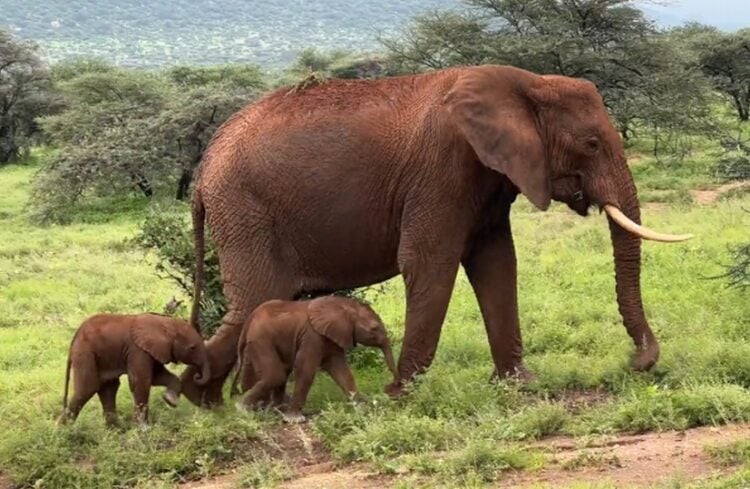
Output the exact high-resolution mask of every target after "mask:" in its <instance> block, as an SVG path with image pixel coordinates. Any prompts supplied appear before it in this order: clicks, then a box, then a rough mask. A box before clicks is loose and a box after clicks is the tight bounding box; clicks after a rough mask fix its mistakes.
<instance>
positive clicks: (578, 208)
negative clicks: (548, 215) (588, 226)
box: [564, 190, 593, 217]
mask: <svg viewBox="0 0 750 489" xmlns="http://www.w3.org/2000/svg"><path fill="white" fill-rule="evenodd" d="M564 202H565V203H566V204H567V205H568V207H569V208H570V209H571V210H572V211H573V212H575V213H576V214H578V215H579V216H583V217H586V216H588V215H589V208H591V206H592V205H593V204H592V203H591V201H590V200H589V199H587V198H586V196H585V195H584V194H583V192H582V191H580V190H579V191H577V192H575V193H574V194H573V195H571V196H570V197H568V198H566V199H565V200H564Z"/></svg>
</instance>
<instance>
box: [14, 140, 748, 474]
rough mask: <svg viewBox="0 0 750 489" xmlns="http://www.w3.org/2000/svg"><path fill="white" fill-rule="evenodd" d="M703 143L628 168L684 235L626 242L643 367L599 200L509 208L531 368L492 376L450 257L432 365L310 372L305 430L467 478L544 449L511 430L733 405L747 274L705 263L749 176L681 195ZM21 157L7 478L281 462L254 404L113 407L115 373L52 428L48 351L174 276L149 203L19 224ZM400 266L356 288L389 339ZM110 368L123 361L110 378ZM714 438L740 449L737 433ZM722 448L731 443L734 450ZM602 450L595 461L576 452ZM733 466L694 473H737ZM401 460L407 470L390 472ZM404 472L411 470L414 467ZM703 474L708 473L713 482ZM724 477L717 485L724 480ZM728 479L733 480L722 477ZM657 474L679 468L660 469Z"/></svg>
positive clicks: (569, 429)
mask: <svg viewBox="0 0 750 489" xmlns="http://www.w3.org/2000/svg"><path fill="white" fill-rule="evenodd" d="M708 161H710V157H709V156H706V155H704V154H697V155H696V156H694V157H691V158H690V159H689V161H686V163H685V164H684V165H679V166H669V165H664V164H661V163H657V162H655V161H653V159H650V158H646V159H644V160H642V161H641V162H639V163H638V164H637V165H636V166H635V167H634V173H635V178H636V182H637V184H638V185H639V188H640V189H641V194H642V196H644V195H645V196H646V197H647V198H645V199H643V200H644V201H659V202H665V203H667V204H668V205H667V206H666V207H665V208H660V209H658V211H654V212H650V211H649V210H648V209H646V210H645V211H644V217H643V219H644V223H645V224H647V225H649V226H652V227H654V228H657V229H660V230H664V231H685V232H692V233H694V234H695V236H696V237H695V238H694V239H693V240H692V241H689V242H687V243H683V244H677V245H662V244H657V243H650V242H647V243H644V246H643V264H644V266H643V276H642V282H643V298H644V303H645V306H646V312H647V316H648V318H649V320H650V323H651V326H652V328H653V329H654V331H655V332H656V335H657V337H658V338H659V339H660V340H661V345H662V358H661V361H660V362H659V364H658V366H657V367H656V368H655V369H654V370H653V371H652V372H650V373H648V374H640V375H638V374H634V373H632V372H631V371H630V370H629V369H628V367H627V360H628V355H629V354H630V352H631V344H630V340H629V338H628V336H627V335H626V333H625V330H624V328H623V327H622V324H621V320H620V317H619V314H618V312H617V306H616V303H615V292H614V278H613V267H612V259H611V246H610V244H609V236H608V232H607V226H606V222H605V218H604V217H603V216H601V215H598V214H596V213H594V214H595V215H593V216H591V217H589V218H587V219H581V218H579V217H577V216H575V215H574V214H572V213H571V212H570V211H568V210H566V209H565V208H564V207H563V206H560V205H555V206H553V208H552V209H551V210H550V211H548V212H546V213H541V212H537V211H534V210H533V209H531V207H530V206H529V205H528V203H527V202H525V200H524V199H519V200H520V202H519V203H518V204H517V205H516V206H515V207H514V214H513V225H514V233H515V238H516V246H517V254H518V262H519V290H520V293H519V296H520V298H519V299H520V310H521V322H522V328H523V334H524V344H525V351H526V361H527V363H528V365H529V367H530V368H531V370H532V371H533V372H534V374H535V375H536V380H535V381H534V382H533V383H531V384H529V385H526V386H520V385H517V384H514V383H510V382H501V383H498V384H491V383H489V382H488V378H489V375H490V373H491V367H492V364H491V359H490V355H489V349H488V346H487V340H486V336H485V333H484V327H483V325H482V321H481V316H480V314H479V310H478V307H477V304H476V300H475V298H474V296H473V294H472V292H471V287H470V286H469V284H468V281H467V280H466V277H465V276H464V275H463V273H461V274H460V275H459V278H458V280H457V283H456V288H455V291H454V294H453V297H452V301H451V304H450V307H449V311H448V315H447V319H446V321H445V325H444V327H443V334H442V337H441V342H440V347H439V349H438V353H437V356H436V358H435V362H434V364H433V367H432V368H431V369H430V370H429V371H428V372H427V374H425V375H424V376H422V377H421V378H419V379H418V381H417V382H416V383H415V384H414V385H412V386H411V394H410V395H409V396H408V397H406V398H405V399H402V400H400V401H398V402H393V401H390V400H389V399H387V398H386V396H385V395H383V394H381V391H382V388H383V385H384V384H385V383H386V382H387V380H388V374H387V372H386V370H385V368H384V366H383V365H381V362H380V361H379V356H378V357H377V361H375V362H373V361H372V360H371V359H370V357H369V356H368V357H365V356H363V357H362V358H360V359H359V360H360V361H357V362H356V376H357V381H358V384H359V385H360V387H361V389H362V390H363V392H364V394H365V395H366V396H367V401H366V402H364V403H363V404H360V405H351V404H349V403H347V402H345V399H344V397H343V396H342V395H341V394H340V393H339V392H338V390H337V389H336V387H335V385H334V384H333V382H332V381H331V380H330V379H328V378H327V377H325V376H324V375H319V376H318V378H317V379H316V383H315V386H314V388H313V391H312V394H311V397H310V401H309V403H308V406H307V407H306V410H307V411H308V412H309V413H310V414H313V415H314V418H313V422H312V429H313V430H314V432H315V433H316V434H317V435H318V436H319V437H320V438H321V440H322V441H323V443H324V444H325V446H327V447H328V449H330V451H331V453H332V454H333V457H334V458H335V459H336V460H337V461H339V462H340V463H350V462H353V461H363V462H367V463H370V464H371V465H372V466H373V467H374V468H375V469H377V470H378V471H381V472H383V473H386V474H388V473H397V474H399V477H400V478H401V482H400V484H401V487H421V485H420V484H421V483H422V482H423V481H424V480H434V481H442V482H441V483H442V484H444V486H445V487H482V486H483V485H485V484H486V483H488V482H490V481H492V480H495V479H497V478H498V477H501V474H502V473H504V472H506V471H508V470H535V469H536V468H539V467H540V466H542V465H543V464H544V463H545V456H544V455H543V454H541V453H539V452H535V451H533V450H530V449H528V446H527V442H528V441H529V440H534V439H540V438H544V437H546V436H550V435H555V434H572V435H590V434H596V433H615V432H643V431H650V430H663V429H671V428H687V427H691V426H698V425H706V424H722V423H729V422H735V421H748V420H750V392H749V391H748V389H750V327H748V326H750V323H749V320H748V318H750V302H749V301H748V296H747V292H742V291H738V290H730V289H727V288H726V287H725V286H724V284H723V282H721V281H717V280H709V279H706V277H709V276H713V275H717V274H719V273H720V272H721V271H722V267H721V265H722V264H724V263H726V262H727V261H728V257H729V254H728V247H729V246H733V245H737V244H740V243H742V242H744V241H747V239H748V231H747V230H748V227H749V226H750V215H749V214H748V213H746V212H744V211H743V208H744V209H747V208H749V207H750V195H748V194H747V193H737V194H736V195H732V196H729V197H727V198H723V199H720V200H719V201H717V202H716V203H715V204H714V205H710V206H694V205H692V204H691V203H690V202H689V200H688V199H687V198H686V196H689V193H688V191H689V190H690V189H691V188H697V187H704V186H707V185H709V184H711V183H712V182H713V177H712V175H711V173H710V171H709V170H708ZM35 171H36V167H35V166H33V165H31V166H29V165H26V166H20V165H15V166H8V167H3V168H0V187H2V188H3V192H2V193H0V371H1V372H2V375H1V376H0V399H2V402H0V433H2V436H0V472H1V473H2V476H3V477H7V478H10V479H12V480H13V481H14V482H15V483H16V484H17V485H18V486H20V487H45V488H46V487H49V488H56V487H81V488H89V487H136V486H137V487H171V486H172V485H174V484H175V483H176V482H179V481H183V480H187V479H196V478H201V477H206V476H211V475H215V474H217V473H220V472H222V471H225V470H227V468H229V467H234V466H236V467H239V468H238V472H239V478H238V480H239V482H238V484H239V485H240V486H242V487H266V486H269V487H270V486H272V485H273V484H276V483H279V482H280V481H282V480H284V479H285V478H288V477H290V469H289V467H288V466H287V465H285V463H284V462H282V461H280V460H278V459H273V458H269V455H267V454H266V453H265V452H264V450H263V447H264V444H265V440H266V439H267V438H266V435H267V434H268V433H269V432H270V431H272V430H274V429H275V427H276V426H277V423H278V420H277V418H276V417H275V416H273V415H270V414H262V413H261V414H258V415H242V416H240V415H237V414H235V412H234V410H233V407H232V404H231V403H228V406H227V407H226V408H223V409H219V410H218V411H215V412H206V411H202V410H198V409H196V408H194V407H193V406H191V405H190V404H189V403H188V402H187V401H185V400H183V401H182V402H181V404H180V406H179V407H178V408H177V409H175V410H170V409H168V408H167V407H165V406H164V405H163V403H162V402H161V400H160V399H159V394H160V392H159V389H155V390H154V393H153V394H154V395H153V396H152V402H151V406H152V412H153V414H154V418H155V421H154V423H153V424H152V426H151V427H150V428H149V429H148V430H145V431H141V430H138V429H135V428H133V427H132V425H131V424H130V422H129V421H127V420H128V419H129V416H130V413H131V410H132V401H131V398H130V393H129V392H128V389H127V383H126V382H123V388H122V389H121V392H120V396H119V398H118V401H119V405H118V411H119V413H120V415H121V417H122V418H123V419H124V420H125V421H124V423H123V427H122V428H121V429H119V430H107V429H106V428H105V427H104V423H103V420H102V416H101V412H100V406H99V405H98V401H97V400H96V399H94V400H92V402H91V403H90V404H89V405H88V406H87V407H86V408H85V409H84V411H83V412H82V414H81V417H80V419H79V421H78V422H77V423H76V424H75V425H73V426H72V427H66V428H62V429H56V428H55V427H54V419H55V417H56V416H57V414H58V413H59V410H60V407H61V398H62V387H63V378H64V366H65V357H66V353H67V348H68V344H69V342H70V339H71V336H72V333H73V331H74V330H75V328H76V327H77V326H78V324H80V322H81V321H82V320H83V319H84V318H86V317H87V316H88V315H90V314H93V313H95V312H101V311H112V312H136V311H146V310H155V311H161V310H162V308H163V306H164V304H165V303H166V302H167V301H168V300H169V299H170V298H171V297H172V295H177V296H178V297H180V294H179V293H178V290H177V288H176V287H175V286H174V285H173V284H172V283H170V282H169V281H167V280H164V279H160V278H159V277H157V276H156V275H155V274H154V272H153V264H152V262H151V259H150V257H148V256H144V254H143V253H142V252H140V251H136V250H132V249H130V247H129V246H128V245H127V244H126V242H127V239H129V238H131V237H132V236H133V235H134V234H135V232H136V230H137V229H138V225H139V223H140V221H141V219H142V218H143V216H144V215H145V211H146V209H147V204H146V203H145V202H143V201H142V200H138V199H119V200H116V201H109V202H106V203H101V202H100V203H95V204H92V205H90V206H88V207H86V208H85V209H84V210H83V211H82V212H81V213H80V214H78V215H76V216H75V219H73V220H72V222H73V224H70V225H67V226H49V227H36V226H33V225H31V224H29V221H28V220H27V218H26V198H27V195H28V191H29V181H30V178H31V177H32V175H33V174H34V172H35ZM403 297H404V294H403V285H402V283H401V281H400V279H394V280H392V281H390V282H389V283H388V284H387V288H386V292H385V293H384V294H382V295H379V296H376V297H374V307H375V309H376V310H377V311H378V312H379V313H380V315H381V316H382V317H383V319H384V320H385V322H386V324H387V325H388V327H389V330H390V331H391V333H392V334H393V335H394V337H395V338H396V345H398V344H399V339H400V337H401V335H402V334H403V327H404V326H403V321H404V306H405V304H404V299H403ZM123 380H124V379H123ZM594 389H596V390H597V391H598V392H599V393H600V395H599V398H600V401H599V402H598V403H596V404H594V405H592V406H588V407H586V406H584V407H576V406H574V405H573V404H572V403H571V402H569V401H568V399H569V397H570V392H574V391H581V390H583V391H588V390H594ZM727 453H728V454H727V455H723V457H724V458H725V459H728V460H731V461H732V463H741V464H748V467H750V460H748V457H747V453H748V452H747V447H746V445H745V446H744V447H741V448H739V449H736V450H735V452H732V453H730V452H727ZM737 453H739V455H737ZM579 462H580V463H582V464H585V463H589V464H590V463H594V462H596V463H598V462H601V463H603V464H605V465H606V464H609V463H610V461H606V460H605V461H593V462H592V461H590V460H581V461H579ZM748 471H750V468H748V469H747V470H746V471H744V472H740V473H738V474H737V475H735V476H733V477H732V478H730V479H725V480H721V481H719V482H715V483H716V484H719V485H711V486H705V487H727V488H728V487H741V486H742V483H743V481H745V482H746V481H748V480H750V475H748V474H750V472H748ZM404 473H406V475H404ZM420 481H421V482H420ZM713 483H714V482H712V484H713ZM722 484H723V485H722ZM733 484H734V485H733ZM675 487H685V486H684V485H675Z"/></svg>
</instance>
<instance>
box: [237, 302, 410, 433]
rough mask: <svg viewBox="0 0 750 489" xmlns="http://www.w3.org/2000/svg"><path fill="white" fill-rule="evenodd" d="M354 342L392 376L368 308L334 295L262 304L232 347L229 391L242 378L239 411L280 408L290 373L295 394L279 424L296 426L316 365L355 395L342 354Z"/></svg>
mask: <svg viewBox="0 0 750 489" xmlns="http://www.w3.org/2000/svg"><path fill="white" fill-rule="evenodd" d="M357 343H360V344H363V345H367V346H376V347H379V348H381V349H382V350H383V354H384V355H385V361H386V364H387V365H388V368H389V369H390V371H391V372H392V373H393V375H394V378H395V376H396V366H395V362H394V361H393V354H392V352H391V346H390V342H389V341H388V336H387V334H386V331H385V327H384V326H383V322H382V321H381V320H380V317H378V315H377V314H376V313H375V311H373V310H372V309H371V308H370V307H369V306H367V305H365V304H363V303H361V302H359V301H356V300H353V299H347V298H343V297H334V296H328V297H320V298H317V299H313V300H309V301H280V300H272V301H268V302H265V303H263V304H261V305H260V306H258V307H257V308H256V309H255V310H254V311H253V313H252V314H251V315H250V317H249V319H248V320H247V322H246V323H245V326H244V329H243V330H242V335H241V336H240V340H239V345H238V349H237V350H238V365H237V374H236V375H235V378H234V382H233V390H234V388H235V386H236V384H237V379H238V378H240V377H241V378H242V390H243V391H247V392H246V393H245V395H244V397H243V398H242V401H241V402H240V403H239V404H238V408H240V409H250V408H254V407H258V406H260V405H261V404H267V405H271V406H277V405H280V404H281V403H282V402H283V401H284V398H285V391H286V383H287V379H288V378H289V374H290V373H292V372H294V379H295V382H294V393H293V395H292V398H291V401H290V403H289V406H288V407H287V409H286V412H285V414H284V420H285V421H288V422H301V421H303V420H304V417H303V416H302V407H303V406H304V404H305V400H306V399H307V393H308V392H309V390H310V386H311V385H312V382H313V379H314V378H315V374H316V373H317V371H318V369H319V368H321V367H322V368H323V369H324V370H325V371H326V372H328V374H329V375H330V376H331V377H332V378H333V380H334V381H335V382H336V384H338V386H339V387H340V388H341V389H342V390H343V391H344V392H345V393H346V394H347V395H348V396H350V397H354V396H356V395H357V386H356V384H355V382H354V376H353V375H352V372H351V370H350V369H349V365H348V364H347V362H346V351H347V350H349V349H351V348H353V347H354V346H355V345H356V344H357Z"/></svg>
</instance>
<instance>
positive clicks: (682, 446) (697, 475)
mask: <svg viewBox="0 0 750 489" xmlns="http://www.w3.org/2000/svg"><path fill="white" fill-rule="evenodd" d="M274 438H275V439H277V440H278V445H279V446H278V448H279V449H280V450H282V451H285V455H284V458H286V460H287V461H288V462H289V463H290V465H292V466H293V467H294V468H295V472H296V477H295V478H294V479H292V480H290V481H287V482H285V483H284V484H282V485H281V486H279V487H281V488H283V489H375V488H386V487H392V486H393V485H394V484H395V483H396V479H395V478H393V477H386V476H381V475H377V474H375V473H374V472H373V471H371V470H368V468H367V467H366V466H364V465H355V466H351V465H350V466H345V467H339V468H337V467H336V466H335V465H334V464H333V463H332V462H331V461H330V459H329V457H328V455H327V454H326V453H325V452H324V451H322V450H321V448H320V447H319V446H317V443H316V442H314V441H313V440H312V439H311V438H310V435H309V434H308V432H307V431H306V430H303V429H302V428H300V427H297V426H292V427H284V428H283V430H282V431H281V432H280V434H278V435H276V436H275V437H274ZM746 438H750V424H743V425H729V426H723V427H720V428H708V427H704V428H695V429H691V430H686V431H669V432H664V433H648V434H644V435H635V436H628V435H623V436H607V437H598V438H592V439H588V440H587V439H584V438H569V437H556V438H550V439H547V440H543V441H541V442H538V443H533V444H530V445H529V446H530V447H531V448H534V449H537V450H542V451H544V452H547V453H548V454H549V462H548V463H547V464H546V465H545V468H543V469H542V470H540V471H536V472H516V473H509V474H507V475H505V476H504V477H501V479H500V480H499V481H498V482H497V483H496V484H495V487H498V488H526V487H530V486H535V487H540V486H542V487H543V486H544V485H545V484H546V485H547V486H548V487H554V488H560V487H566V486H569V485H573V484H576V483H582V482H585V483H611V484H614V485H615V487H623V488H624V487H634V488H640V487H644V488H645V487H651V486H653V485H654V484H658V483H659V482H662V483H664V482H667V481H670V480H675V479H677V480H683V481H694V480H696V479H703V478H708V477H711V476H714V475H721V474H724V475H725V474H729V473H731V472H733V471H734V470H735V469H734V468H732V467H721V466H718V465H717V464H715V463H713V462H712V461H711V460H710V458H709V457H708V456H707V455H706V453H705V450H704V448H705V447H706V446H710V445H722V444H726V443H730V442H732V441H737V440H741V439H746ZM286 450H289V451H286ZM235 480H236V476H234V475H232V474H229V475H226V476H222V477H219V478H216V479H213V480H207V481H200V482H195V483H191V484H188V485H185V486H183V489H233V488H234V487H235Z"/></svg>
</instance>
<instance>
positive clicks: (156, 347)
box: [58, 313, 211, 426]
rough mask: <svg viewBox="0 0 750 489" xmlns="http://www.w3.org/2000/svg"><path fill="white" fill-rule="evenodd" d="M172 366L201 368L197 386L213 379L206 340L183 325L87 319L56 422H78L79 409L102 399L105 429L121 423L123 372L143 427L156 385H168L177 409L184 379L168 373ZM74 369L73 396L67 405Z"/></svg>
mask: <svg viewBox="0 0 750 489" xmlns="http://www.w3.org/2000/svg"><path fill="white" fill-rule="evenodd" d="M170 362H182V363H186V364H188V365H193V366H194V367H195V368H197V369H199V371H200V374H196V376H195V381H196V383H199V384H205V383H206V382H207V381H208V380H209V379H210V377H211V372H210V362H209V361H208V353H207V351H206V347H205V345H204V343H203V338H202V337H201V335H200V334H199V333H198V332H197V331H196V330H195V329H194V328H193V327H192V326H191V325H190V324H189V323H187V322H185V321H181V320H179V319H174V318H171V317H168V316H163V315H160V314H155V313H145V314H136V315H123V314H97V315H95V316H92V317H90V318H88V319H87V320H86V321H84V322H83V324H81V326H80V327H79V328H78V331H76V334H75V335H74V336H73V341H72V342H71V344H70V351H69V353H68V364H67V369H66V371H65V395H64V397H63V412H62V414H61V415H60V418H59V419H58V423H60V424H64V423H66V422H67V421H69V420H75V419H76V418H77V417H78V413H79V412H80V411H81V408H83V406H84V405H85V404H86V403H87V402H88V401H89V399H91V397H92V396H93V395H94V394H98V395H99V400H100V401H101V403H102V408H103V409H104V418H105V420H106V422H107V424H108V425H110V426H111V425H115V424H117V411H116V408H115V398H116V397H117V389H118V388H119V387H120V379H119V378H120V376H121V375H122V374H125V373H126V374H128V381H129V383H130V390H131V392H132V393H133V398H134V401H135V409H134V411H133V419H134V421H135V422H136V423H137V424H142V423H144V422H145V421H146V418H147V416H148V397H149V391H150V389H151V386H152V385H163V386H166V387H167V391H166V392H165V393H164V400H165V401H166V402H167V403H168V404H169V405H170V406H173V407H174V406H175V405H176V404H177V399H178V397H179V395H180V379H179V378H177V377H176V376H174V375H173V374H172V373H170V372H169V371H168V370H167V369H166V368H164V364H166V363H170ZM71 370H72V371H73V381H74V393H73V397H72V399H71V400H70V403H68V385H69V383H70V372H71Z"/></svg>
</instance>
